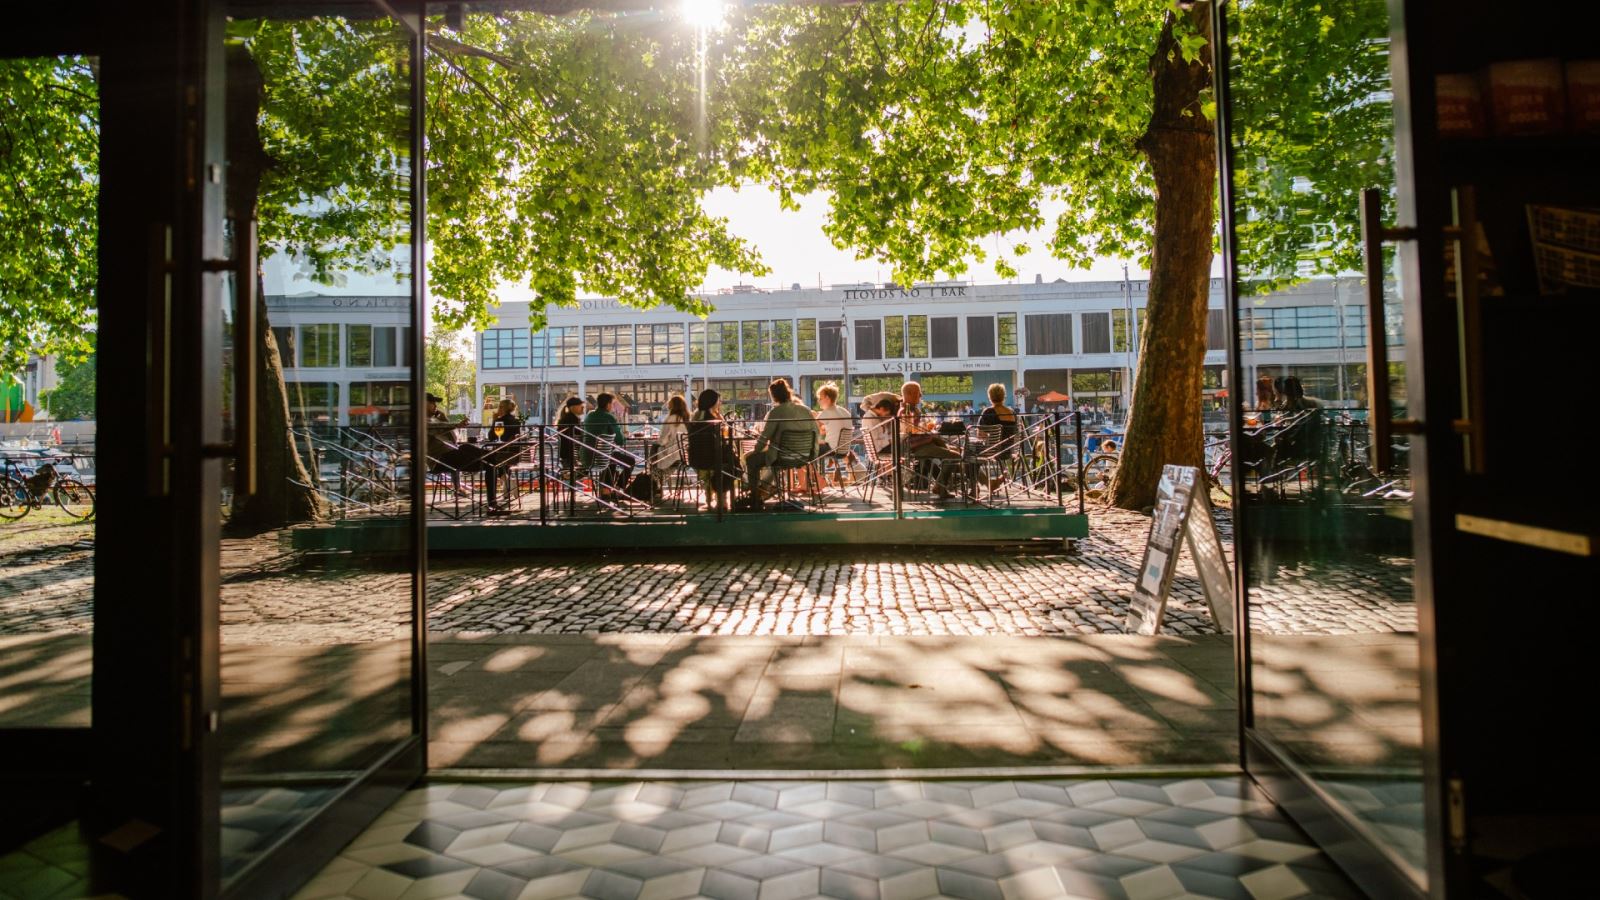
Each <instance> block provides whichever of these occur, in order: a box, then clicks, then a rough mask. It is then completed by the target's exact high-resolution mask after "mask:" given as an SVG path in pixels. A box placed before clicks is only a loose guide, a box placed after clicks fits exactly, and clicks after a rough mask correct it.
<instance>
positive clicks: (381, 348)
mask: <svg viewBox="0 0 1600 900" xmlns="http://www.w3.org/2000/svg"><path fill="white" fill-rule="evenodd" d="M399 335H400V329H398V328H395V327H393V326H391V325H382V326H378V327H375V328H373V329H372V364H373V365H374V366H379V367H384V368H387V367H390V366H393V365H394V364H395V360H396V359H398V358H399V354H397V353H396V352H395V341H396V340H398V339H399Z"/></svg>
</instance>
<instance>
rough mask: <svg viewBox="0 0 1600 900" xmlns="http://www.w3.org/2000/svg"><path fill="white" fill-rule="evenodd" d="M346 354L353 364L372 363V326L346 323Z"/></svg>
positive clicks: (368, 364) (367, 364)
mask: <svg viewBox="0 0 1600 900" xmlns="http://www.w3.org/2000/svg"><path fill="white" fill-rule="evenodd" d="M344 346H345V350H344V355H345V359H347V360H349V361H350V362H349V364H350V365H352V366H370V365H372V326H371V325H346V326H345V327H344Z"/></svg>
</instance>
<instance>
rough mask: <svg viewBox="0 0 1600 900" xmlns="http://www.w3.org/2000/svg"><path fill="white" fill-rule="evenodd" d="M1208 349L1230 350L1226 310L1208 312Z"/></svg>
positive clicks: (1210, 310)
mask: <svg viewBox="0 0 1600 900" xmlns="http://www.w3.org/2000/svg"><path fill="white" fill-rule="evenodd" d="M1206 349H1207V350H1226V349H1228V311H1227V310H1225V309H1208V310H1206Z"/></svg>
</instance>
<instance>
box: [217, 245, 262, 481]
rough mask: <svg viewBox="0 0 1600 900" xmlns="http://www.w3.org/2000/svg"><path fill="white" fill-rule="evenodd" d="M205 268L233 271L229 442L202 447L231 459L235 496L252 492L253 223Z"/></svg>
mask: <svg viewBox="0 0 1600 900" xmlns="http://www.w3.org/2000/svg"><path fill="white" fill-rule="evenodd" d="M205 268H206V270H207V271H212V272H230V273H232V274H233V443H231V444H214V445H208V446H207V447H206V455H207V456H210V457H223V458H231V459H232V460H233V493H234V496H235V497H236V498H243V497H249V496H251V495H253V494H254V493H255V492H256V360H257V359H258V357H257V352H258V351H257V348H256V339H257V337H258V335H257V334H256V303H257V299H258V298H257V297H256V293H257V292H256V223H255V221H254V220H252V221H250V222H247V223H245V224H244V226H243V227H242V228H240V229H239V232H238V233H237V234H236V235H235V236H234V251H233V258H232V259H220V260H207V261H206V263H205Z"/></svg>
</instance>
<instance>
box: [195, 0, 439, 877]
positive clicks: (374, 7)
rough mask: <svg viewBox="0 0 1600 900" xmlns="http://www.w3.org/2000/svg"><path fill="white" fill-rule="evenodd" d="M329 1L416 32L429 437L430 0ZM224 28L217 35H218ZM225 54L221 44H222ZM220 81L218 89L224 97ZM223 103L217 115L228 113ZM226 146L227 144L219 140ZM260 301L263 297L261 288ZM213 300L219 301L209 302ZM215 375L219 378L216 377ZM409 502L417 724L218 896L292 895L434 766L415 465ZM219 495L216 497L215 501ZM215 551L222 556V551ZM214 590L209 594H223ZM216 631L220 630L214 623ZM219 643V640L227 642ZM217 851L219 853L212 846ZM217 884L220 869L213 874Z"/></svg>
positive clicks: (215, 802)
mask: <svg viewBox="0 0 1600 900" xmlns="http://www.w3.org/2000/svg"><path fill="white" fill-rule="evenodd" d="M209 2H210V3H211V15H212V16H213V17H214V18H215V21H216V24H217V27H218V28H219V29H220V26H221V22H222V18H223V15H224V12H225V9H224V8H225V7H229V6H232V7H234V8H242V9H243V10H247V11H253V10H250V9H249V8H250V7H251V6H252V4H251V3H250V2H243V3H238V2H236V3H233V4H229V3H227V2H226V0H209ZM320 5H326V6H327V7H328V8H329V9H330V10H338V9H341V8H342V9H343V11H345V12H349V11H350V10H352V9H358V10H366V11H370V12H372V13H374V14H375V15H376V16H378V17H382V16H385V15H387V16H388V17H390V18H392V19H394V20H395V21H396V22H397V23H399V24H400V25H402V26H403V27H404V28H405V29H406V31H407V32H408V34H409V38H410V40H409V59H410V64H409V67H408V73H409V75H410V78H409V89H410V106H411V109H410V126H409V129H410V135H409V138H410V151H411V160H412V164H411V184H410V194H411V195H410V206H411V208H410V217H411V221H410V235H411V241H410V247H409V250H410V264H411V312H412V327H411V345H410V349H411V354H412V365H411V369H410V375H409V382H410V405H411V416H410V422H411V441H412V447H413V448H422V447H426V446H427V418H426V416H425V414H424V412H423V410H424V407H423V396H424V393H425V390H424V386H425V385H426V383H427V382H426V378H425V373H424V371H423V366H424V362H425V360H426V353H425V348H426V344H427V335H426V331H427V304H426V302H425V297H426V295H427V264H426V258H425V254H424V246H425V239H426V222H427V202H426V201H427V185H426V180H427V179H426V173H427V159H426V140H425V135H426V132H425V130H424V126H425V123H426V120H425V114H426V106H425V103H424V100H425V97H426V94H425V70H426V66H425V55H424V54H425V52H426V48H425V41H424V35H423V29H422V14H421V11H422V8H423V0H356V2H351V0H326V2H324V3H323V4H320ZM306 6H307V5H306V4H301V5H297V6H295V7H294V8H293V9H292V10H291V12H290V14H291V15H295V16H297V17H304V16H305V15H308V14H309V13H308V12H307V10H306ZM259 12H260V13H261V14H262V15H270V13H271V7H270V6H269V5H262V6H261V8H260V10H259ZM220 33H221V32H220V30H219V31H218V35H219V38H220ZM220 48H221V43H220V40H217V41H213V42H211V43H210V45H209V46H208V48H207V49H208V50H220ZM213 55H216V56H218V57H220V53H215V54H213ZM220 87H221V83H220V81H219V82H218V84H217V88H218V90H217V91H216V92H215V93H216V94H217V95H218V97H220V96H221V94H222V93H223V92H222V91H221V90H220ZM222 112H223V111H222V110H221V106H220V103H219V104H218V105H217V109H216V112H215V113H214V115H216V116H217V118H218V119H219V121H220V115H221V113H222ZM219 149H220V148H219ZM256 302H257V303H262V302H265V298H260V297H258V298H256ZM211 308H212V309H215V308H216V304H211ZM211 383H220V378H213V379H212V380H211ZM410 481H411V483H410V488H411V498H410V499H411V503H410V522H409V526H410V530H411V534H412V560H411V562H412V567H411V571H412V578H411V591H412V593H411V612H412V629H411V666H410V671H411V681H410V685H411V698H410V699H411V702H410V704H409V708H410V713H411V733H410V735H409V736H408V737H406V738H404V739H403V740H401V741H400V742H399V743H397V744H395V745H394V746H393V747H391V748H390V749H389V750H388V751H387V752H386V753H385V754H384V755H383V756H382V757H380V758H379V759H378V760H377V761H376V762H374V763H372V764H371V765H370V766H368V767H367V769H366V770H365V771H364V772H363V773H362V774H360V775H359V776H357V777H356V778H355V779H354V780H352V781H351V782H349V783H348V784H346V785H345V786H344V787H343V788H341V789H340V790H339V791H338V792H337V793H335V794H334V796H333V798H332V799H331V800H329V802H328V803H327V804H326V805H325V806H323V807H322V808H321V809H320V810H318V811H317V812H316V813H315V814H313V815H312V816H311V817H309V818H308V819H306V820H305V821H304V822H302V823H300V824H299V825H298V826H296V827H295V828H294V829H293V830H291V831H290V832H288V833H287V834H285V835H284V836H283V837H282V838H281V839H279V840H278V841H277V842H276V843H274V844H273V845H272V846H271V847H270V848H267V849H265V850H263V851H262V852H261V853H260V854H258V855H257V856H256V857H255V858H254V859H253V860H251V862H250V863H249V864H247V865H246V867H245V868H244V869H242V870H240V872H239V873H238V874H237V876H235V877H234V878H233V880H232V881H231V882H230V883H229V884H228V886H227V888H226V889H225V890H222V891H221V893H220V896H222V897H227V898H234V897H238V898H245V897H275V896H289V895H291V894H293V893H294V892H295V891H296V890H298V889H299V888H300V887H301V886H303V885H304V884H305V883H306V882H308V881H310V880H311V879H312V878H313V877H315V876H316V874H317V873H318V872H319V871H321V870H322V868H323V867H324V866H325V865H327V863H329V862H330V861H332V860H333V859H334V858H335V857H337V856H338V854H339V852H340V851H341V850H342V849H343V848H344V847H345V846H346V845H347V844H348V843H350V841H352V840H354V839H355V838H356V837H357V836H358V835H360V834H361V832H362V831H364V830H365V829H366V828H367V827H368V826H369V825H371V824H372V822H373V821H374V820H375V819H376V818H377V817H378V816H379V815H381V814H382V813H383V812H384V811H385V810H387V809H388V808H389V807H390V806H392V805H393V804H394V803H395V801H397V800H398V799H399V798H400V797H401V795H402V794H404V793H405V791H407V790H408V789H410V788H411V787H412V786H413V785H414V784H415V783H416V782H417V781H418V780H419V779H421V778H422V777H423V776H424V775H425V774H426V772H427V768H428V761H427V746H428V690H427V671H428V667H427V646H428V641H427V634H428V632H427V553H428V547H427V506H426V504H425V503H424V502H423V500H424V496H425V484H424V482H425V479H424V478H423V477H422V470H421V469H419V468H418V467H416V466H413V467H412V477H411V480H410ZM213 505H215V504H213ZM211 556H212V558H213V559H215V558H216V557H217V553H216V552H215V551H213V552H212V554H211ZM218 599H219V597H218V595H217V594H213V595H212V596H211V599H210V603H211V604H212V605H213V607H214V606H215V605H216V603H217V602H218ZM213 633H218V632H216V631H215V630H214V631H213ZM219 649H220V648H219ZM217 663H218V664H217V665H212V666H210V667H209V668H210V674H211V675H213V676H214V677H215V679H216V682H217V684H216V687H217V689H218V692H219V693H220V687H221V684H220V682H221V674H220V654H219V657H218V660H217ZM211 744H212V752H211V753H210V754H209V756H208V760H207V769H208V770H207V771H206V772H204V773H203V775H202V776H201V777H202V780H203V781H204V783H205V786H206V790H207V792H208V795H209V796H208V797H207V799H206V805H207V808H208V809H217V808H220V802H221V760H220V754H218V753H216V752H215V745H216V737H215V735H212V738H211ZM213 858H215V854H213ZM213 884H215V879H213Z"/></svg>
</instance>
